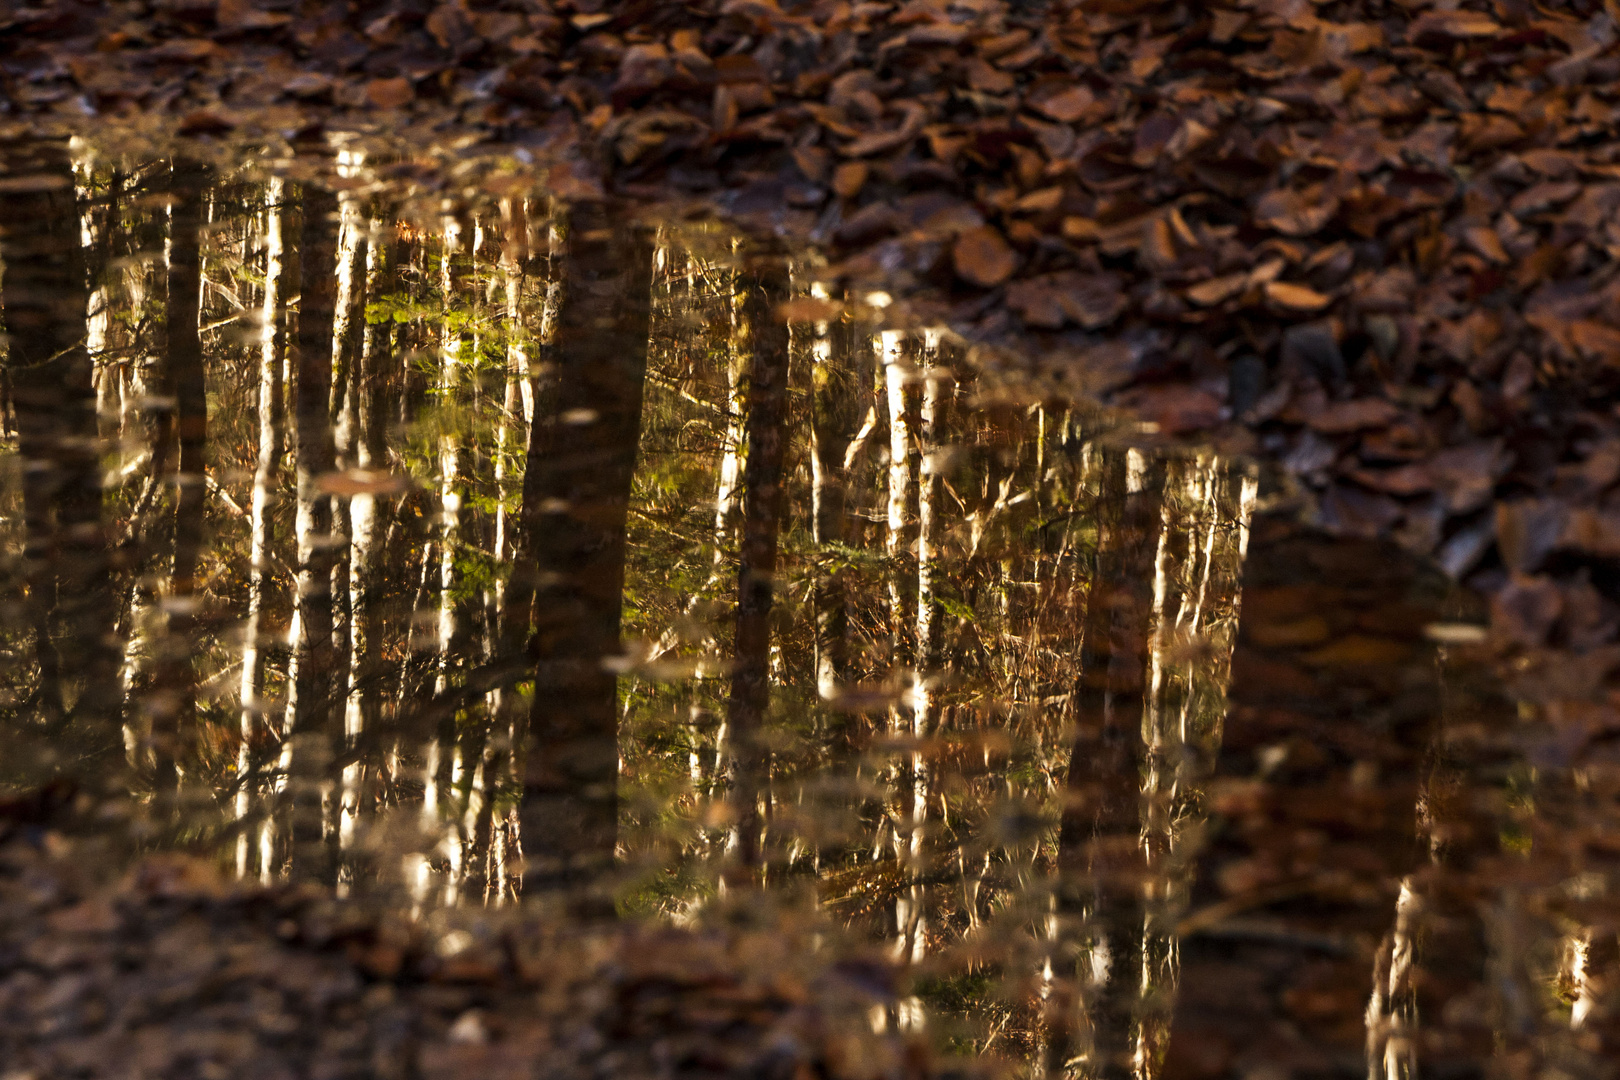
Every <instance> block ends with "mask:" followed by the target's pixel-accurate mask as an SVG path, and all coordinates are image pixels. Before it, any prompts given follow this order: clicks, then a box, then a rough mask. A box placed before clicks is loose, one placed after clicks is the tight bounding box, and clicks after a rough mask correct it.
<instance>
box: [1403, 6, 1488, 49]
mask: <svg viewBox="0 0 1620 1080" xmlns="http://www.w3.org/2000/svg"><path fill="white" fill-rule="evenodd" d="M1501 32H1502V27H1501V25H1500V24H1499V23H1497V22H1496V20H1494V19H1492V18H1491V17H1490V16H1489V15H1483V14H1481V13H1480V12H1477V11H1468V10H1465V9H1461V8H1459V9H1456V10H1453V11H1425V12H1424V13H1423V14H1422V15H1419V16H1418V17H1417V18H1416V19H1414V20H1413V22H1412V25H1411V27H1410V29H1409V31H1408V35H1409V36H1410V37H1411V38H1412V39H1413V40H1414V41H1416V40H1418V39H1421V38H1426V37H1452V38H1473V37H1494V36H1496V35H1497V34H1500V33H1501Z"/></svg>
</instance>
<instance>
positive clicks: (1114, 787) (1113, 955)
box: [1049, 451, 1163, 1080]
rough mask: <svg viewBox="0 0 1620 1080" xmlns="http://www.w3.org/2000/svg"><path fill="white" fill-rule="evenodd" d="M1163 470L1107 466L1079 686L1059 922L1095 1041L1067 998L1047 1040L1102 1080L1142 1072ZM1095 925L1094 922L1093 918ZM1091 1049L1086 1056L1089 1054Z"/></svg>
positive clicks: (1124, 461) (1058, 1054) (1129, 457)
mask: <svg viewBox="0 0 1620 1080" xmlns="http://www.w3.org/2000/svg"><path fill="white" fill-rule="evenodd" d="M1162 492H1163V465H1162V463H1152V464H1145V463H1144V462H1143V460H1142V458H1141V456H1140V455H1138V454H1137V453H1136V452H1135V451H1129V452H1125V453H1119V454H1114V455H1110V458H1109V459H1105V462H1104V468H1103V477H1102V483H1101V493H1100V500H1099V502H1100V505H1099V513H1098V515H1097V517H1098V530H1099V533H1098V555H1097V569H1096V573H1095V575H1094V577H1093V578H1092V585H1091V597H1090V599H1089V600H1088V602H1087V613H1086V628H1085V637H1084V639H1083V641H1082V643H1081V659H1080V664H1081V673H1080V685H1079V687H1078V698H1079V702H1080V708H1079V724H1080V732H1079V734H1078V736H1077V738H1076V740H1075V746H1074V753H1073V756H1072V757H1071V759H1070V763H1069V780H1068V793H1067V799H1066V801H1067V805H1066V806H1065V809H1064V813H1063V820H1062V825H1061V828H1060V835H1059V841H1058V873H1059V882H1058V895H1057V906H1058V917H1059V923H1060V925H1061V926H1064V930H1065V934H1066V940H1065V941H1064V942H1063V943H1062V944H1060V946H1059V950H1060V954H1059V958H1058V959H1059V961H1060V962H1061V963H1062V965H1063V970H1064V971H1065V972H1070V971H1073V970H1074V967H1075V966H1076V961H1079V960H1080V958H1079V957H1078V956H1076V955H1070V954H1068V953H1067V951H1066V950H1065V949H1064V948H1063V946H1064V945H1068V946H1070V947H1071V948H1072V945H1073V943H1074V942H1075V937H1076V935H1075V932H1074V931H1075V928H1074V925H1073V924H1074V923H1076V922H1077V921H1080V920H1082V919H1084V921H1085V924H1086V925H1085V927H1084V929H1083V930H1081V931H1080V933H1081V934H1083V936H1084V937H1085V938H1088V939H1089V941H1088V946H1089V947H1088V949H1087V951H1088V953H1089V959H1090V961H1091V963H1090V964H1089V965H1088V966H1089V968H1090V971H1091V978H1090V979H1089V980H1087V981H1088V982H1091V990H1090V993H1089V994H1087V995H1086V997H1087V999H1088V1000H1087V1010H1086V1011H1087V1013H1088V1018H1089V1020H1090V1028H1091V1031H1090V1038H1089V1040H1084V1037H1083V1036H1082V1035H1081V1034H1080V1032H1078V1031H1077V1030H1076V1021H1077V1020H1078V1017H1077V1016H1076V1015H1075V1008H1074V1006H1073V1004H1072V1003H1071V1002H1069V1001H1067V1000H1065V999H1066V998H1067V995H1062V996H1060V999H1059V1010H1058V1011H1061V1012H1066V1013H1067V1015H1059V1016H1056V1017H1054V1018H1053V1021H1054V1022H1053V1030H1052V1036H1051V1039H1050V1042H1049V1053H1050V1055H1051V1060H1050V1066H1051V1067H1053V1068H1055V1069H1061V1070H1067V1069H1069V1068H1071V1067H1072V1066H1071V1065H1070V1063H1071V1062H1072V1061H1073V1060H1074V1058H1075V1056H1076V1055H1077V1054H1079V1053H1086V1056H1087V1057H1089V1059H1090V1061H1091V1062H1092V1070H1093V1072H1094V1075H1095V1076H1097V1077H1100V1078H1104V1080H1110V1078H1114V1077H1129V1076H1132V1075H1133V1074H1134V1064H1133V1062H1134V1058H1135V1056H1136V1045H1135V1043H1136V1015H1137V1010H1138V1003H1139V1000H1140V997H1141V995H1142V992H1143V990H1144V987H1143V985H1142V934H1143V923H1144V919H1145V910H1144V907H1143V895H1142V886H1143V881H1142V877H1143V873H1144V870H1145V864H1144V853H1143V850H1142V847H1141V844H1140V843H1139V841H1138V835H1139V832H1140V828H1141V824H1140V823H1141V810H1140V805H1139V804H1140V796H1141V790H1140V789H1141V778H1142V759H1143V746H1142V713H1143V690H1144V684H1143V682H1144V674H1145V668H1146V660H1147V656H1146V651H1147V635H1148V630H1149V626H1148V622H1149V618H1150V611H1151V605H1152V587H1153V558H1154V554H1155V552H1156V550H1157V548H1158V540H1159V531H1160V527H1161V520H1160V514H1159V500H1160V498H1161V496H1162ZM1088 916H1089V917H1088ZM1083 1041H1089V1043H1090V1046H1089V1050H1085V1049H1083Z"/></svg>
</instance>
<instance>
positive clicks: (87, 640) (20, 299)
mask: <svg viewBox="0 0 1620 1080" xmlns="http://www.w3.org/2000/svg"><path fill="white" fill-rule="evenodd" d="M0 163H3V169H4V172H5V173H6V176H7V185H8V187H7V191H6V197H5V198H4V199H0V256H3V258H4V260H5V275H4V284H3V286H0V289H3V292H0V298H3V303H4V312H5V322H6V333H7V336H8V338H9V352H8V356H7V361H6V373H7V375H8V378H9V382H10V390H11V398H12V402H13V404H14V406H15V412H16V424H17V430H18V438H19V446H18V449H19V452H20V453H21V455H22V457H23V459H24V460H26V461H29V462H30V463H40V464H41V465H43V467H33V468H29V469H26V470H24V472H23V484H24V505H25V509H24V513H25V517H26V519H27V520H26V524H27V533H28V536H27V558H26V560H25V566H26V567H27V569H26V574H27V578H28V588H29V602H30V604H32V605H38V606H40V608H41V611H42V614H41V616H40V617H37V618H36V619H35V625H36V626H37V627H40V628H43V629H44V634H43V637H42V638H41V639H40V641H39V649H40V655H41V656H42V657H43V656H48V657H49V661H50V664H51V665H52V666H54V667H56V669H57V672H58V675H57V678H55V679H52V685H51V686H50V688H49V689H48V690H45V691H44V695H47V696H49V697H50V698H51V699H52V700H53V701H60V702H61V703H62V707H63V708H64V709H65V708H67V707H68V705H67V700H66V694H65V693H64V692H63V682H65V681H72V682H75V683H78V684H79V685H80V686H81V687H82V688H81V689H80V690H79V694H78V698H77V700H76V701H75V702H74V703H73V704H72V706H71V708H72V714H73V716H74V717H75V718H83V719H85V720H87V721H89V723H90V729H89V731H88V732H87V733H86V735H87V739H86V743H85V745H84V747H83V752H84V753H86V754H88V755H89V757H90V759H91V760H92V762H93V763H94V764H95V765H97V766H98V767H99V766H108V765H111V764H112V762H113V761H115V760H116V754H117V746H118V723H119V717H120V702H121V695H120V694H119V692H118V687H119V680H118V675H117V672H118V653H117V651H116V650H115V649H114V648H112V647H111V646H110V645H109V644H108V642H109V639H110V638H111V636H112V624H113V618H114V614H115V611H116V605H115V604H114V603H113V602H112V600H111V597H110V596H109V595H108V593H107V582H106V574H107V541H106V536H105V534H104V532H103V527H104V526H103V521H102V514H101V469H100V453H99V446H98V443H97V440H96V435H97V432H96V413H95V390H94V386H93V383H92V371H91V364H90V356H89V353H88V351H87V350H86V348H85V343H84V336H85V315H86V309H87V304H88V300H89V298H88V295H87V292H86V286H85V278H84V266H83V249H82V248H81V246H80V235H79V216H78V213H77V212H76V209H75V206H74V197H73V172H72V167H71V164H70V162H69V158H68V154H67V144H66V142H65V141H62V142H58V141H55V140H38V141H35V140H18V141H8V142H5V143H0ZM52 625H54V626H56V627H59V628H60V632H59V633H57V634H56V635H54V638H55V640H54V641H53V640H52V637H53V635H52V634H51V633H50V632H49V629H48V628H49V627H50V626H52ZM44 674H45V672H42V675H44ZM59 680H60V681H59ZM42 689H43V688H42ZM59 715H62V714H60V713H59Z"/></svg>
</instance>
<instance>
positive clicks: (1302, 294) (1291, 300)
mask: <svg viewBox="0 0 1620 1080" xmlns="http://www.w3.org/2000/svg"><path fill="white" fill-rule="evenodd" d="M1266 299H1267V300H1269V301H1271V303H1272V304H1274V305H1276V306H1277V307H1279V308H1282V309H1283V310H1284V311H1290V312H1301V313H1304V314H1309V313H1311V312H1316V311H1321V310H1322V309H1323V308H1325V307H1327V306H1328V305H1329V304H1330V303H1332V302H1333V299H1332V297H1329V296H1325V295H1323V294H1322V293H1319V292H1317V291H1316V290H1315V289H1312V288H1309V287H1308V286H1305V285H1295V284H1293V283H1292V282H1288V281H1270V282H1267V283H1266Z"/></svg>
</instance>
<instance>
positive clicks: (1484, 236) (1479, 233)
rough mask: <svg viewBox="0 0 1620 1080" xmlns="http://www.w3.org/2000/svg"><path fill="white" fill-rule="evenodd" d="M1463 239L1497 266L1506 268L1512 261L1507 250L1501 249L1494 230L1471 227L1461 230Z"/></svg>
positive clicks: (1500, 241) (1476, 226)
mask: <svg viewBox="0 0 1620 1080" xmlns="http://www.w3.org/2000/svg"><path fill="white" fill-rule="evenodd" d="M1463 239H1464V240H1466V241H1467V242H1468V246H1469V247H1471V248H1473V249H1474V251H1476V252H1477V253H1478V254H1479V255H1481V256H1483V257H1484V258H1485V259H1487V260H1489V261H1490V262H1493V263H1496V264H1497V265H1498V266H1506V265H1507V264H1508V263H1510V262H1512V261H1513V260H1512V259H1510V258H1509V257H1508V253H1507V249H1506V248H1504V247H1502V240H1501V238H1500V237H1498V236H1497V235H1496V230H1495V229H1491V228H1487V227H1486V226H1484V225H1471V226H1469V227H1468V228H1466V229H1464V230H1463Z"/></svg>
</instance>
